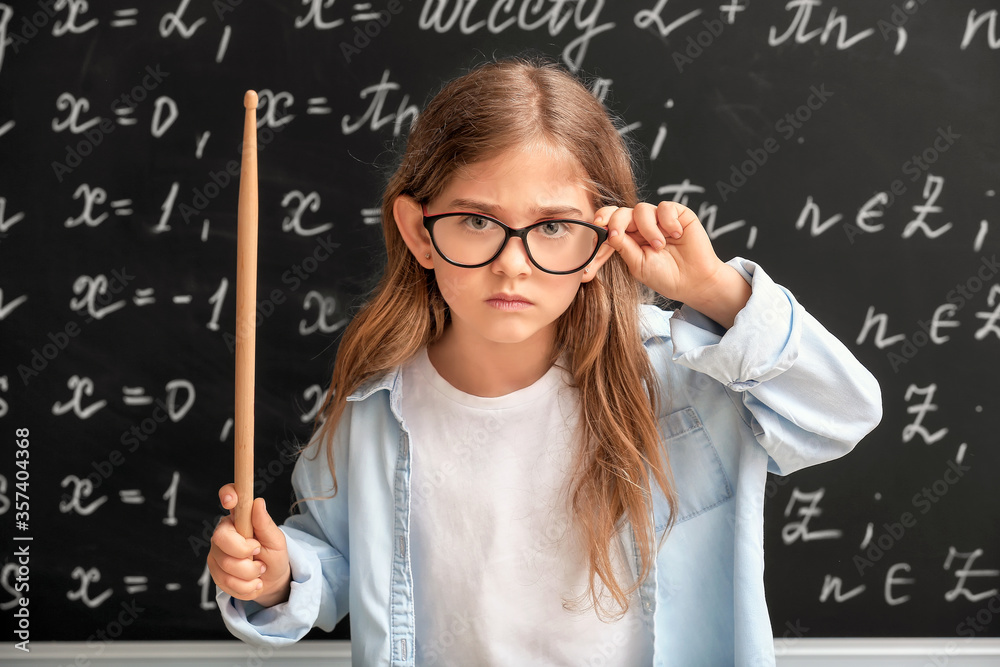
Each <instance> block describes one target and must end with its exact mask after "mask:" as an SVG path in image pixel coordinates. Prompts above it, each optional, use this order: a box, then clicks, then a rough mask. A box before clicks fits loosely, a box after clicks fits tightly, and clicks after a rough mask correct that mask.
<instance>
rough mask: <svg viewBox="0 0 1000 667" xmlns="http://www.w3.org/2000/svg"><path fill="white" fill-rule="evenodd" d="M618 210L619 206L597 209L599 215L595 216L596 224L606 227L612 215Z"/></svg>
mask: <svg viewBox="0 0 1000 667" xmlns="http://www.w3.org/2000/svg"><path fill="white" fill-rule="evenodd" d="M617 208H618V207H617V206H602V207H601V208H599V209H597V213H595V214H594V224H595V225H600V226H602V227H603V226H606V225H607V223H608V219H609V218H610V217H611V214H612V213H614V212H615V210H616V209H617Z"/></svg>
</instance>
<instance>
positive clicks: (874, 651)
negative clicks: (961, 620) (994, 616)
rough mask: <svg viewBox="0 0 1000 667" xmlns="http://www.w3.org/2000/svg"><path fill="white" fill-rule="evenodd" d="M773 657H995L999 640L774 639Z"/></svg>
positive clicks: (947, 638) (942, 638)
mask: <svg viewBox="0 0 1000 667" xmlns="http://www.w3.org/2000/svg"><path fill="white" fill-rule="evenodd" d="M774 650H775V653H776V654H777V655H778V656H779V657H781V656H796V657H836V656H841V657H847V656H855V657H873V658H875V657H882V656H885V657H911V656H928V655H949V656H952V655H954V656H998V657H1000V638H997V639H994V638H984V637H969V638H961V639H957V638H954V637H932V638H916V637H878V638H860V637H859V638H848V639H805V638H803V639H798V640H789V639H778V640H775V642H774Z"/></svg>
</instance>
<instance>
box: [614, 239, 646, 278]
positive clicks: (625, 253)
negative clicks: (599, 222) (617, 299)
mask: <svg viewBox="0 0 1000 667" xmlns="http://www.w3.org/2000/svg"><path fill="white" fill-rule="evenodd" d="M608 243H609V244H611V245H612V247H613V248H614V249H615V250H616V251H617V252H618V254H620V255H621V257H622V259H623V260H625V264H626V266H628V268H629V271H630V272H631V273H632V275H634V276H637V277H638V275H639V274H640V273H641V272H642V263H643V261H644V260H645V256H644V253H643V250H642V246H640V245H639V243H638V242H637V241H636V240H635V239H634V238H632V235H631V234H619V235H618V236H616V237H615V242H614V243H613V244H612V243H611V239H609V240H608ZM647 247H649V246H647Z"/></svg>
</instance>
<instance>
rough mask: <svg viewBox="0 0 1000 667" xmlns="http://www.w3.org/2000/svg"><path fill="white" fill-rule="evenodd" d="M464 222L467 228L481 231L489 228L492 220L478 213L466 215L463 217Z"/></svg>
mask: <svg viewBox="0 0 1000 667" xmlns="http://www.w3.org/2000/svg"><path fill="white" fill-rule="evenodd" d="M465 224H466V226H467V227H468V228H469V229H472V230H474V231H477V232H481V231H484V230H486V229H489V228H490V226H491V225H492V224H493V222H492V221H491V220H487V219H486V218H483V217H480V216H478V215H468V216H466V217H465Z"/></svg>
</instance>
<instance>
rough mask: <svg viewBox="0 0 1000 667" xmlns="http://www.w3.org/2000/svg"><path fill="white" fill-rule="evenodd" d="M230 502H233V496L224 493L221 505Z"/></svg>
mask: <svg viewBox="0 0 1000 667" xmlns="http://www.w3.org/2000/svg"><path fill="white" fill-rule="evenodd" d="M231 502H233V497H232V496H231V495H229V494H228V493H227V494H226V495H224V496H222V504H223V505H228V504H229V503H231Z"/></svg>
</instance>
